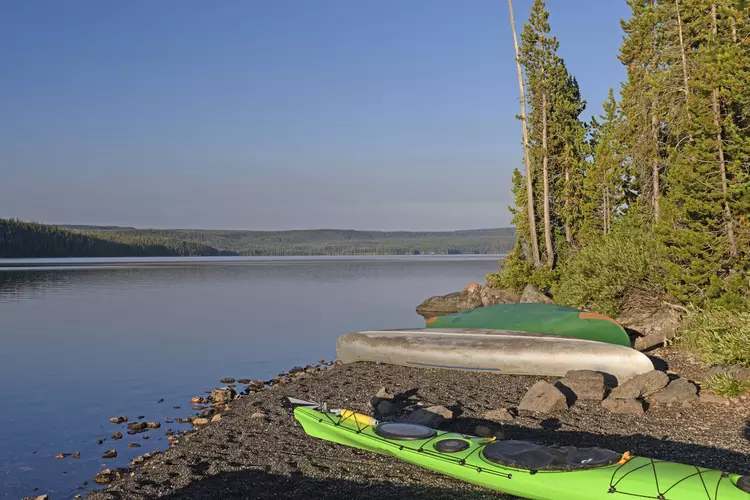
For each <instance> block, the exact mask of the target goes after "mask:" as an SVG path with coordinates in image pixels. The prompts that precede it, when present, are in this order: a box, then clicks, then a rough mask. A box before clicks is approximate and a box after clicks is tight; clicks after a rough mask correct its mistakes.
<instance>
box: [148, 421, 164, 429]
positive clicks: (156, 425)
mask: <svg viewBox="0 0 750 500" xmlns="http://www.w3.org/2000/svg"><path fill="white" fill-rule="evenodd" d="M146 427H147V428H149V429H158V428H159V427H161V424H160V423H159V422H146Z"/></svg>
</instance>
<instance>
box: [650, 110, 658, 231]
mask: <svg viewBox="0 0 750 500" xmlns="http://www.w3.org/2000/svg"><path fill="white" fill-rule="evenodd" d="M654 101H655V99H654ZM655 109H656V102H654V110H652V111H651V134H652V135H653V139H654V159H653V161H652V164H651V182H652V186H651V189H652V190H653V194H652V196H651V202H652V204H653V208H654V220H659V119H658V118H657V117H656V112H655Z"/></svg>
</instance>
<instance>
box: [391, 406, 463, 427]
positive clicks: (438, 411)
mask: <svg viewBox="0 0 750 500" xmlns="http://www.w3.org/2000/svg"><path fill="white" fill-rule="evenodd" d="M452 419H453V412H452V411H451V410H449V409H448V408H446V407H445V406H430V407H429V408H420V409H419V410H417V411H413V412H411V413H410V414H409V415H407V416H406V417H404V418H403V419H401V420H399V421H400V422H409V423H410V424H417V425H424V426H426V427H433V428H436V427H440V426H441V425H442V424H443V423H444V422H445V421H446V420H452Z"/></svg>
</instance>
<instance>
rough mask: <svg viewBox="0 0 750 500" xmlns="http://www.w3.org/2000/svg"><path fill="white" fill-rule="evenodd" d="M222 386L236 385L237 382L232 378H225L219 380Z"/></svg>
mask: <svg viewBox="0 0 750 500" xmlns="http://www.w3.org/2000/svg"><path fill="white" fill-rule="evenodd" d="M219 382H221V383H222V384H234V382H235V380H234V379H233V378H232V377H225V378H223V379H221V380H219Z"/></svg>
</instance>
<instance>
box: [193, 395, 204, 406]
mask: <svg viewBox="0 0 750 500" xmlns="http://www.w3.org/2000/svg"><path fill="white" fill-rule="evenodd" d="M190 402H191V403H193V404H196V405H199V404H201V403H203V398H202V397H200V396H195V397H194V398H191V399H190Z"/></svg>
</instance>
